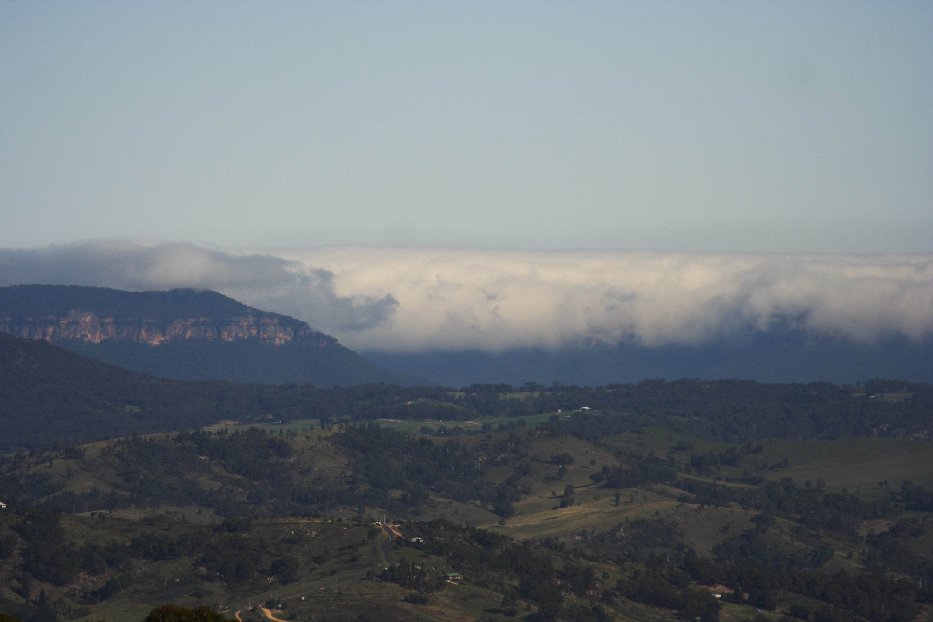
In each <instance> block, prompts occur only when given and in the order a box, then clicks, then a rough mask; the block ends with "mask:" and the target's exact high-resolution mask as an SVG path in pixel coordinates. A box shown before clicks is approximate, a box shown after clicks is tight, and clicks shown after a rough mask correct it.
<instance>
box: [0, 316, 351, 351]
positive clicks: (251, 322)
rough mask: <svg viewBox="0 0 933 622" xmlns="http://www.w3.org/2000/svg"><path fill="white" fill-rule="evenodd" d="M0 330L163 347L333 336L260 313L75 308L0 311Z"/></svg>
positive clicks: (322, 341)
mask: <svg viewBox="0 0 933 622" xmlns="http://www.w3.org/2000/svg"><path fill="white" fill-rule="evenodd" d="M0 332H4V333H8V334H10V335H13V336H15V337H23V338H27V339H42V340H44V341H48V342H50V343H59V342H62V341H80V342H86V343H102V342H104V341H107V340H112V339H115V340H125V341H135V342H139V343H146V344H149V345H151V346H158V345H162V344H163V343H165V342H168V341H173V340H188V339H208V340H218V341H235V340H239V339H255V340H257V341H260V342H262V343H267V344H272V345H276V346H280V345H284V344H286V343H291V342H302V343H307V344H310V345H314V346H317V347H321V348H323V347H327V346H328V345H331V344H333V342H334V340H333V338H330V337H328V336H327V335H324V334H323V333H319V332H317V331H314V330H312V329H311V328H310V327H309V326H308V325H307V324H304V323H302V322H297V321H294V320H292V321H287V322H283V320H282V318H280V317H278V316H275V315H271V314H262V313H259V312H254V313H247V314H244V315H240V316H236V317H231V318H225V319H222V320H217V319H213V318H207V317H190V318H176V319H172V320H162V319H156V318H146V317H141V318H114V317H113V316H103V317H102V316H100V315H98V314H96V313H93V312H91V311H86V310H81V309H74V310H71V311H69V312H68V313H67V314H65V315H64V316H54V315H47V316H44V317H35V316H26V317H19V318H14V317H12V316H11V315H9V314H5V315H4V314H0Z"/></svg>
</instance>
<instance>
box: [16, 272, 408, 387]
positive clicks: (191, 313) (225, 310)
mask: <svg viewBox="0 0 933 622" xmlns="http://www.w3.org/2000/svg"><path fill="white" fill-rule="evenodd" d="M0 332H4V333H8V334H11V335H13V336H16V337H22V338H29V339H41V340H44V341H47V342H49V343H52V344H55V345H59V346H62V347H64V348H68V349H69V350H72V351H74V352H77V353H79V354H83V355H85V356H88V357H91V358H94V359H98V360H101V361H105V362H107V363H111V364H113V365H118V366H120V367H124V368H127V369H131V370H135V371H139V372H143V373H146V374H151V375H153V376H158V377H160V378H176V379H184V380H228V381H234V382H256V383H270V384H286V383H312V384H315V385H318V386H333V385H352V384H365V383H372V382H391V383H398V384H410V383H411V382H412V379H410V378H406V377H404V376H402V375H401V374H395V373H392V372H390V371H387V370H385V369H381V368H379V367H377V366H375V365H373V364H371V363H369V362H368V361H366V360H365V359H363V358H362V357H361V356H359V355H358V354H356V353H355V352H353V351H351V350H349V349H347V348H345V347H344V346H342V345H340V343H338V342H337V340H336V339H334V338H333V337H331V336H329V335H326V334H324V333H322V332H320V331H317V330H314V329H312V328H311V327H310V326H308V325H307V324H306V323H304V322H302V321H300V320H297V319H295V318H292V317H288V316H285V315H279V314H277V313H271V312H268V311H261V310H259V309H255V308H252V307H248V306H246V305H244V304H242V303H240V302H237V301H236V300H233V299H232V298H228V297H227V296H224V295H222V294H219V293H217V292H213V291H199V290H193V289H173V290H169V291H149V292H127V291H119V290H115V289H109V288H102V287H80V286H63V285H15V286H10V287H0Z"/></svg>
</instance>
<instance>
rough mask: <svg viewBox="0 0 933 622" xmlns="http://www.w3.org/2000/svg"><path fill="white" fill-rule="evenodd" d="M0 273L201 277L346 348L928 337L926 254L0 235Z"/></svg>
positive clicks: (34, 277)
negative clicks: (758, 336) (26, 243)
mask: <svg viewBox="0 0 933 622" xmlns="http://www.w3.org/2000/svg"><path fill="white" fill-rule="evenodd" d="M0 275H2V276H0V278H2V281H3V283H4V284H10V283H21V282H45V283H77V284H93V285H106V286H110V287H118V288H125V289H152V288H168V287H181V286H183V287H204V288H211V289H216V290H218V291H221V292H223V293H225V294H228V295H230V296H232V297H234V298H237V299H239V300H242V301H243V302H246V303H247V304H251V305H253V306H257V307H260V308H264V309H269V310H273V311H278V312H281V313H287V314H290V315H294V316H296V317H299V318H300V319H303V320H306V321H307V322H308V323H310V324H311V325H312V326H313V327H315V328H318V329H320V330H323V331H325V332H328V333H331V334H333V335H335V336H337V337H338V338H340V339H341V341H343V342H344V343H346V344H347V345H349V346H350V347H353V348H357V349H386V350H417V349H422V348H441V349H460V348H479V349H485V350H501V349H506V348H510V347H516V346H545V347H558V346H560V345H562V344H566V343H574V342H579V341H585V340H592V339H598V340H601V341H605V342H610V343H615V342H618V341H620V340H632V341H637V342H639V343H642V344H644V345H661V344H668V343H702V342H704V341H707V340H713V339H719V338H735V339H738V338H742V336H743V335H747V334H748V332H749V331H752V330H772V329H774V328H776V327H786V326H793V327H800V328H804V329H808V330H812V331H816V332H819V333H822V334H832V335H836V336H840V337H847V338H852V339H856V340H861V341H870V340H873V339H875V338H877V337H879V336H884V335H889V334H903V335H905V336H907V337H910V338H912V339H928V338H933V256H931V255H889V256H855V255H810V256H803V255H753V254H713V253H673V252H623V251H606V252H597V251H579V252H573V251H560V252H545V251H489V250H482V251H471V250H444V249H382V248H363V249H360V248H305V249H286V250H279V251H263V252H262V253H258V252H250V251H242V250H237V251H234V250H226V251H224V250H217V249H206V248H201V247H197V246H193V245H190V244H174V243H163V244H151V243H150V244H143V243H136V242H121V241H116V242H114V241H109V242H90V243H85V244H79V245H72V246H60V247H51V248H46V249H34V250H20V251H12V250H0Z"/></svg>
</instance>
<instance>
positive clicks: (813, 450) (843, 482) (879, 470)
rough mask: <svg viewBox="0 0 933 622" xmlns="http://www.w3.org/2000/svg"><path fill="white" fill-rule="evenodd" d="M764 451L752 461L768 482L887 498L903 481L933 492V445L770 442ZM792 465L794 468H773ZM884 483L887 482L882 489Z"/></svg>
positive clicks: (873, 441)
mask: <svg viewBox="0 0 933 622" xmlns="http://www.w3.org/2000/svg"><path fill="white" fill-rule="evenodd" d="M762 446H763V448H764V449H763V451H762V452H761V453H760V454H757V455H755V456H750V457H749V458H748V459H747V466H746V465H743V467H746V468H748V467H750V468H758V467H760V468H761V469H762V470H761V471H759V472H760V473H761V474H762V475H763V476H765V477H766V478H781V477H790V478H792V479H794V481H797V482H801V483H802V482H805V481H808V480H809V481H812V482H816V481H817V480H820V479H821V480H823V481H824V482H826V486H827V488H828V489H829V490H841V489H843V488H845V489H847V490H848V491H849V492H850V493H853V494H859V495H862V496H865V497H877V498H884V497H887V493H888V490H896V489H897V488H899V487H900V483H901V482H902V481H903V480H912V481H913V482H914V483H915V484H920V485H921V486H923V487H924V488H926V489H928V490H929V489H931V488H933V443H929V442H923V441H906V440H895V439H888V438H849V439H839V440H833V441H793V440H769V441H765V442H763V443H762ZM782 458H786V459H787V460H788V463H789V464H788V465H787V466H786V467H782V468H779V469H774V470H771V469H768V468H767V467H768V465H773V464H776V463H777V462H779V461H780V460H781V459H782ZM881 482H887V484H885V485H881Z"/></svg>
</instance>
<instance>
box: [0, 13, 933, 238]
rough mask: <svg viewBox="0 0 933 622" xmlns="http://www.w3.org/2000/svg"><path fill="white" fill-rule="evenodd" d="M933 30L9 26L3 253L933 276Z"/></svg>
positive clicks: (0, 32) (363, 19)
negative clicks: (370, 258) (596, 256)
mask: <svg viewBox="0 0 933 622" xmlns="http://www.w3.org/2000/svg"><path fill="white" fill-rule="evenodd" d="M931 32H933V4H931V3H930V2H927V1H917V2H910V1H896V2H877V1H872V2H858V1H845V2H836V1H832V0H827V1H825V2H816V3H813V2H795V1H787V2H755V1H753V2H739V1H737V0H736V1H718V2H717V1H711V2H586V1H580V2H577V1H573V2H571V1H567V2H546V1H544V2H540V1H536V2H520V1H516V2H499V1H494V2H493V1H491V2H483V1H480V2H441V1H438V2H427V1H425V2H395V1H387V2H289V1H281V2H273V3H267V2H236V1H233V2H220V1H216V2H203V1H201V2H199V1H194V2H188V1H185V2H180V1H172V0H165V1H160V2H131V3H128V2H122V1H115V2H98V1H94V0H89V1H87V2H64V1H49V2H25V1H4V2H2V3H0V211H2V221H3V222H2V227H0V247H5V248H32V247H41V246H47V245H50V244H59V243H68V242H72V241H76V240H77V241H86V240H94V239H135V238H140V237H143V238H148V239H158V240H166V241H186V242H191V243H194V244H200V245H206V246H213V247H227V248H230V247H253V248H282V247H305V246H390V247H440V248H473V249H477V248H479V249H487V248H495V249H552V250H556V249H575V250H580V249H584V250H585V249H604V250H620V249H642V250H644V249H647V250H676V251H707V252H766V253H857V254H858V253H861V254H864V253H928V252H931V251H933V175H931V174H930V171H933V37H931V36H930V33H931Z"/></svg>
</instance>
